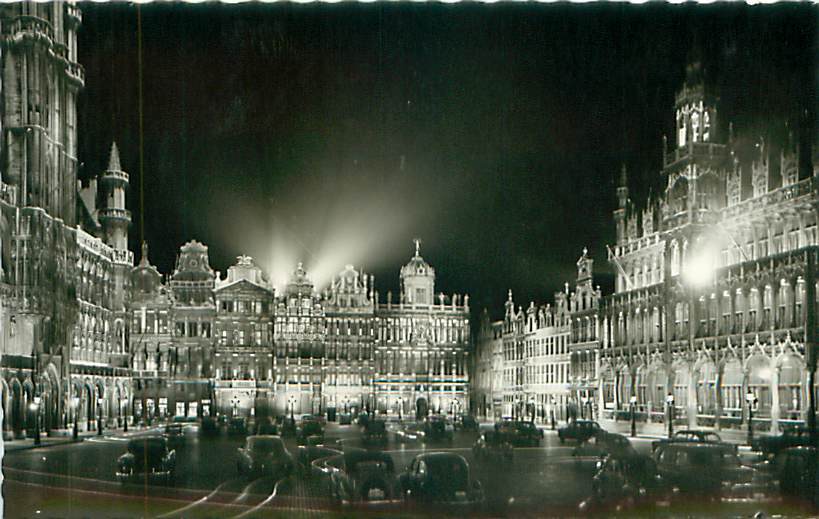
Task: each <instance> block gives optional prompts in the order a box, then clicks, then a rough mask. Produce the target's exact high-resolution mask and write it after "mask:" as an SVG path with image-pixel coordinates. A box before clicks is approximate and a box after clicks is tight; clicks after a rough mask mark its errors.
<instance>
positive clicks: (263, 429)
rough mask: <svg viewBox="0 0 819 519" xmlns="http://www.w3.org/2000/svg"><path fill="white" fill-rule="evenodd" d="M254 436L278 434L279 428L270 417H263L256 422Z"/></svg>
mask: <svg viewBox="0 0 819 519" xmlns="http://www.w3.org/2000/svg"><path fill="white" fill-rule="evenodd" d="M256 434H257V435H271V434H279V428H278V427H276V424H275V423H273V419H272V418H271V417H269V416H265V417H262V418H260V419H259V420H258V421H257V422H256Z"/></svg>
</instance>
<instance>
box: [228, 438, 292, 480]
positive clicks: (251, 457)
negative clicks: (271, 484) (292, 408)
mask: <svg viewBox="0 0 819 519" xmlns="http://www.w3.org/2000/svg"><path fill="white" fill-rule="evenodd" d="M295 467H296V462H295V461H294V460H293V456H291V455H290V452H289V451H288V450H287V448H286V447H285V446H284V442H283V441H282V439H281V438H280V437H279V436H271V435H267V436H248V437H247V439H246V440H245V445H244V447H240V448H239V449H238V459H237V461H236V468H237V469H238V471H239V475H240V476H251V477H253V476H272V477H274V478H283V477H286V476H289V475H290V474H291V473H292V472H293V470H294V469H295Z"/></svg>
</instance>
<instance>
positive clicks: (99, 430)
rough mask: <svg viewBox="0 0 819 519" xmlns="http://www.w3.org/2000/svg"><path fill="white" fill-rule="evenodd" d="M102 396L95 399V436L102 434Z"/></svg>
mask: <svg viewBox="0 0 819 519" xmlns="http://www.w3.org/2000/svg"><path fill="white" fill-rule="evenodd" d="M102 402H103V400H102V398H98V399H97V436H102Z"/></svg>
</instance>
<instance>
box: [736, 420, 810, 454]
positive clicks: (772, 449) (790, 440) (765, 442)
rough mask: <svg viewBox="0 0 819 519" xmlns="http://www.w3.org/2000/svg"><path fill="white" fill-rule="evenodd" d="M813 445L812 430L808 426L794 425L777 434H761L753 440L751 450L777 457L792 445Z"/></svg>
mask: <svg viewBox="0 0 819 519" xmlns="http://www.w3.org/2000/svg"><path fill="white" fill-rule="evenodd" d="M812 445H813V441H812V439H811V435H810V430H809V429H808V428H807V427H801V426H794V427H788V428H786V429H784V430H783V431H782V434H779V435H776V436H760V437H757V438H754V439H753V440H752V441H751V450H754V451H758V452H760V453H761V454H762V455H763V456H766V457H775V456H776V455H777V454H779V452H781V451H783V450H785V449H788V448H790V447H810V446H812Z"/></svg>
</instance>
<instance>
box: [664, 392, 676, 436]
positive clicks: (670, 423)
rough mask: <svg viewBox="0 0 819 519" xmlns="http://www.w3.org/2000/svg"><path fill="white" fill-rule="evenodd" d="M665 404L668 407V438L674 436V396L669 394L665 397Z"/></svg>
mask: <svg viewBox="0 0 819 519" xmlns="http://www.w3.org/2000/svg"><path fill="white" fill-rule="evenodd" d="M665 403H666V405H667V406H668V437H669V438H671V437H672V436H673V435H674V394H673V393H669V394H668V395H667V396H666V397H665Z"/></svg>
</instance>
